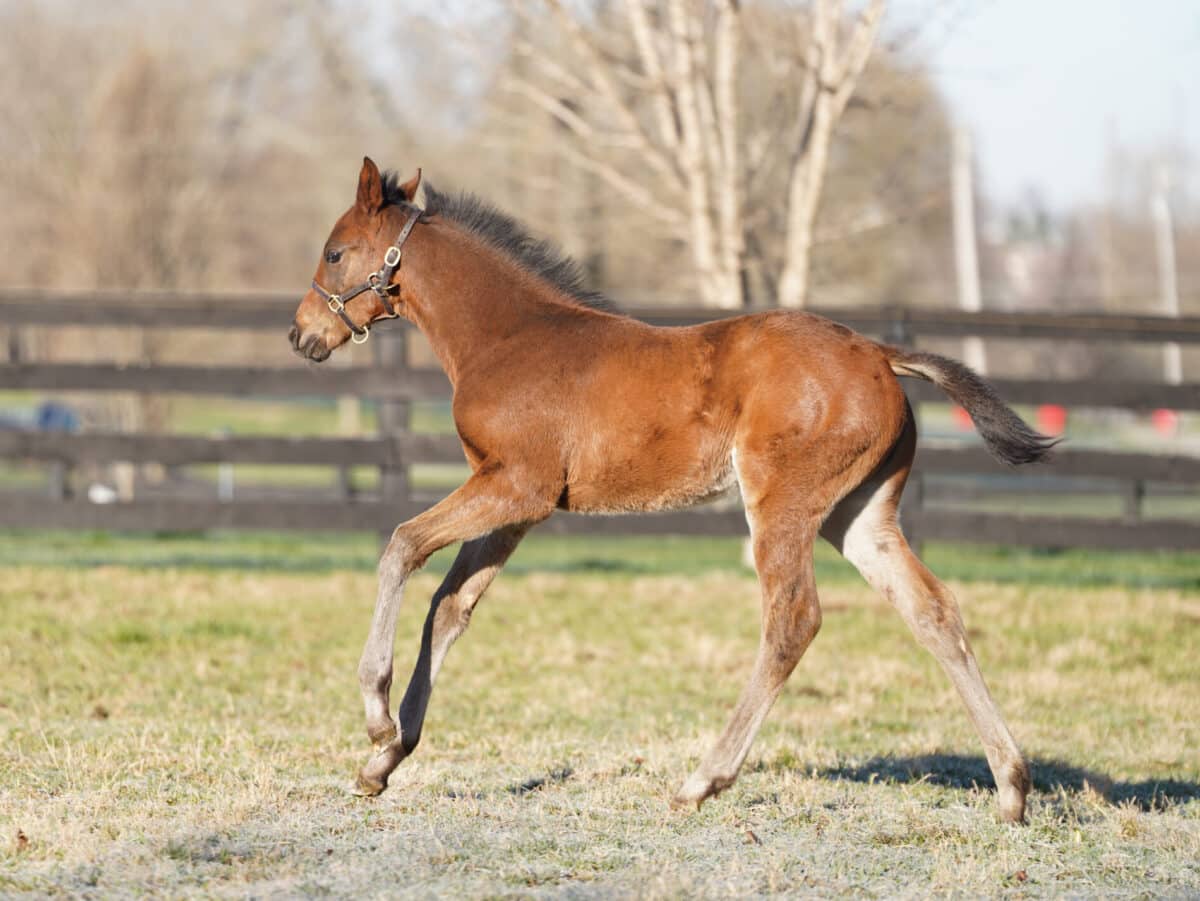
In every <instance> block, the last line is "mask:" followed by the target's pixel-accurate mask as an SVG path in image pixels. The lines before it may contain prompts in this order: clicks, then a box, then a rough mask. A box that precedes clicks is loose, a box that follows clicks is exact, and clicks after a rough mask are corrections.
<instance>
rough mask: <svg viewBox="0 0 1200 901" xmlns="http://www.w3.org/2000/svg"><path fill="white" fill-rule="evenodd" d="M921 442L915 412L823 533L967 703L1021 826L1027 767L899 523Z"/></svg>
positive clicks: (954, 615) (1004, 807) (945, 598)
mask: <svg viewBox="0 0 1200 901" xmlns="http://www.w3.org/2000/svg"><path fill="white" fill-rule="evenodd" d="M915 444H916V430H915V428H914V427H913V426H912V414H911V412H910V413H909V424H908V425H907V426H906V427H905V431H904V433H903V434H902V435H901V437H900V439H899V441H898V442H897V444H896V447H895V448H894V449H893V451H892V453H891V455H890V456H889V458H888V459H887V460H886V461H885V462H884V463H883V465H882V466H881V467H880V468H879V470H877V471H876V473H875V474H874V475H872V476H871V477H870V478H869V479H868V480H867V481H866V482H864V483H863V484H862V485H861V486H859V488H857V489H855V491H854V492H853V493H851V494H850V495H849V496H848V497H847V498H845V499H844V500H843V501H842V502H841V503H839V504H838V506H837V507H836V508H835V510H834V512H833V513H832V514H831V515H830V517H829V519H828V520H827V521H826V523H825V525H824V526H823V527H822V529H821V534H822V536H824V537H825V538H826V539H828V540H829V542H830V543H831V544H832V545H833V546H834V547H836V548H837V549H838V550H840V551H841V552H842V554H843V555H845V557H846V559H847V560H849V561H850V562H851V563H853V564H854V565H855V566H856V567H857V568H858V571H859V572H860V573H862V575H863V578H865V579H866V580H867V581H868V582H869V583H870V584H871V586H872V587H874V588H875V589H876V590H877V591H879V592H880V593H881V594H882V595H883V596H884V597H886V598H887V599H888V600H889V601H891V602H892V604H894V605H895V607H896V609H897V610H898V611H899V612H900V615H901V616H902V617H903V618H904V621H905V622H906V623H907V624H908V626H909V628H910V629H911V630H912V632H913V634H914V635H915V636H916V638H917V641H919V642H920V643H921V645H922V646H923V647H925V648H926V649H927V650H928V651H929V652H930V653H932V654H933V656H934V657H936V658H937V661H938V663H940V664H941V666H942V669H944V670H945V672H946V674H947V675H948V676H949V677H950V681H951V682H953V683H954V687H955V688H956V689H957V690H958V693H959V695H960V696H961V697H962V699H963V703H964V704H965V705H966V708H967V713H968V715H969V716H970V718H971V722H972V723H973V724H974V726H975V730H976V732H978V733H979V737H980V739H982V741H983V747H984V751H985V752H986V754H987V759H988V765H989V766H990V767H991V770H992V775H993V777H994V778H995V780H996V786H997V791H998V800H999V804H1000V814H1001V816H1002V817H1003V818H1004V819H1005V820H1009V821H1012V822H1020V821H1021V820H1022V819H1024V816H1025V796H1026V794H1027V793H1028V792H1029V768H1028V767H1027V766H1026V764H1025V760H1024V758H1023V757H1022V756H1021V752H1020V750H1019V749H1018V748H1017V743H1016V742H1015V741H1014V740H1013V737H1012V734H1011V733H1010V732H1009V731H1008V727H1007V726H1006V725H1005V723H1004V719H1003V718H1002V717H1001V715H1000V711H999V709H998V708H997V707H996V702H995V701H993V700H992V696H991V694H990V693H989V692H988V689H987V686H986V685H985V684H984V681H983V676H982V674H981V673H980V672H979V665H978V664H977V663H976V662H975V655H974V654H973V653H972V652H971V646H970V644H969V643H968V641H967V633H966V629H965V628H964V627H963V622H962V617H961V616H960V614H959V610H958V604H957V603H955V600H954V596H953V595H952V594H951V593H950V590H949V589H948V588H946V586H945V585H943V584H942V583H941V582H940V581H939V580H938V579H937V577H936V576H934V575H933V573H931V572H930V571H929V570H928V569H926V567H925V565H924V564H923V563H921V561H920V560H919V559H918V558H917V556H916V554H914V553H913V552H912V550H911V549H910V548H909V546H908V542H907V541H905V540H904V535H903V534H901V532H900V528H899V526H898V525H897V523H896V507H897V504H898V503H899V500H900V492H901V491H902V490H903V488H904V482H905V480H906V479H907V478H908V472H909V468H910V467H911V465H912V458H913V451H914V448H915Z"/></svg>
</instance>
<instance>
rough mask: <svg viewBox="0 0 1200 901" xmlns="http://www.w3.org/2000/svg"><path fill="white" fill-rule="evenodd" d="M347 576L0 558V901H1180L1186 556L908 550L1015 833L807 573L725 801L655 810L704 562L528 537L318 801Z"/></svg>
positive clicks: (695, 734) (1194, 565) (970, 743)
mask: <svg viewBox="0 0 1200 901" xmlns="http://www.w3.org/2000/svg"><path fill="white" fill-rule="evenodd" d="M375 550H376V549H375V546H374V540H373V539H372V538H371V537H369V536H359V537H354V536H350V537H347V536H341V537H338V538H332V537H330V538H325V537H310V538H295V537H285V536H258V537H249V538H247V537H242V536H234V535H215V536H208V537H201V536H190V537H183V538H179V539H175V540H150V539H147V538H132V539H119V538H113V537H110V536H104V535H74V536H67V535H62V534H38V535H0V896H10V895H19V894H28V895H36V896H41V895H45V894H63V895H77V896H96V897H100V896H105V897H107V896H111V895H141V894H155V895H160V896H170V897H180V896H185V897H186V896H196V897H212V896H230V895H232V896H247V895H253V896H255V897H270V896H296V895H334V896H353V897H372V896H380V897H384V896H387V897H391V896H396V895H403V896H434V895H442V896H444V895H451V896H463V895H465V896H474V897H495V896H505V895H517V896H527V895H533V896H543V895H548V896H570V897H581V896H582V897H591V896H600V897H611V896H632V895H636V896H642V897H680V896H689V897H691V896H709V897H719V896H730V895H747V894H775V893H785V894H793V893H810V894H817V895H831V894H838V893H843V892H847V893H852V894H857V895H876V896H878V895H884V896H894V895H921V896H924V895H928V894H967V895H997V894H1011V895H1019V896H1051V895H1053V896H1058V895H1062V894H1072V895H1076V896H1080V895H1086V896H1091V895H1098V894H1105V895H1122V896H1132V895H1137V896H1143V895H1147V894H1149V895H1174V896H1180V895H1196V894H1198V893H1200V863H1198V861H1200V751H1198V750H1197V749H1198V748H1200V690H1198V681H1200V663H1198V659H1200V658H1198V656H1197V655H1198V652H1200V641H1198V638H1200V571H1198V570H1200V563H1198V562H1197V561H1196V560H1195V559H1194V558H1193V557H1188V556H1185V555H1088V554H1059V555H1039V554H1033V553H1029V552H1009V551H1002V550H986V549H984V550H978V551H970V552H963V551H957V550H954V549H952V548H949V547H942V546H936V545H935V546H933V547H932V548H930V551H929V554H928V557H929V559H930V562H931V564H932V565H933V566H934V567H935V568H937V569H939V570H940V571H941V572H942V573H943V574H945V575H946V576H948V577H950V578H951V579H952V580H953V587H954V588H955V590H956V593H957V594H958V596H959V598H960V600H961V601H962V604H963V608H964V613H965V617H966V619H967V623H968V626H969V627H970V630H971V635H972V637H973V641H974V643H975V647H976V651H977V653H978V655H979V657H980V660H981V664H982V666H983V670H984V673H985V674H986V675H987V676H988V678H989V681H990V683H991V685H992V688H993V690H994V692H995V694H996V695H997V697H998V699H999V701H1000V704H1001V706H1002V708H1003V709H1004V710H1005V712H1006V714H1007V716H1008V719H1009V722H1010V725H1011V726H1012V728H1013V731H1014V732H1015V734H1016V735H1017V738H1018V740H1019V741H1020V742H1021V743H1022V745H1023V747H1024V748H1025V750H1026V752H1027V754H1028V755H1029V756H1030V758H1031V762H1032V766H1033V777H1034V783H1035V786H1036V791H1035V793H1034V795H1033V796H1032V799H1031V804H1030V823H1029V825H1028V826H1026V827H1023V828H1016V827H1009V826H1004V825H1001V824H1000V823H999V822H998V821H997V818H996V813H995V806H994V800H993V798H992V796H991V792H990V781H991V780H990V776H989V775H988V772H987V768H986V766H985V764H984V762H983V758H982V754H981V750H980V748H979V746H978V743H977V741H976V740H975V737H974V735H973V734H972V733H971V731H970V728H969V726H968V725H967V722H966V718H965V716H964V715H963V713H962V711H961V709H960V706H959V704H958V702H957V699H956V698H955V696H954V695H953V692H952V690H951V688H950V686H949V684H948V682H947V681H946V679H945V678H944V677H943V676H942V674H941V673H940V671H939V670H938V669H937V667H936V665H935V664H934V663H933V662H932V660H931V659H930V658H928V657H927V656H926V655H925V654H924V653H923V652H922V651H920V650H919V649H918V648H917V647H916V645H915V643H914V642H913V641H912V639H911V638H910V637H909V635H908V634H907V632H906V631H905V629H904V627H903V625H902V624H901V622H900V621H899V618H898V617H896V616H895V615H894V614H893V613H892V612H891V611H890V610H889V609H887V608H886V606H884V604H883V602H882V601H880V600H879V599H877V598H876V597H875V596H874V595H872V594H871V593H870V592H869V591H868V590H867V589H866V588H865V587H863V586H861V584H860V583H859V582H858V581H857V578H856V577H855V576H853V574H851V573H849V572H848V571H847V570H846V569H844V568H843V567H842V566H841V565H840V564H838V563H836V562H835V561H834V559H833V558H832V557H831V556H830V555H827V554H825V553H822V555H821V558H820V561H819V572H820V579H821V584H822V601H823V606H824V610H825V625H824V628H823V630H822V632H821V634H820V635H819V636H818V638H817V640H816V641H815V643H814V644H813V646H812V648H811V649H810V651H809V653H808V654H807V655H806V657H805V659H804V660H803V661H802V662H801V664H800V667H799V668H798V669H797V671H796V673H795V674H794V675H793V677H792V679H791V681H790V683H789V685H788V688H787V689H786V690H785V693H784V695H783V696H782V697H781V698H780V701H779V703H778V704H777V705H776V707H775V709H774V711H773V712H772V714H771V716H770V718H769V719H768V721H767V725H766V726H765V727H764V729H763V732H762V734H761V735H760V738H759V741H758V742H757V743H756V745H755V747H754V750H753V751H752V752H751V756H750V759H749V761H748V763H747V765H746V768H745V769H744V771H743V775H742V777H741V779H740V780H739V781H738V783H737V784H736V785H735V786H734V787H733V788H731V789H730V790H729V791H728V792H726V793H725V794H724V795H722V796H721V797H719V798H717V799H715V800H713V801H710V802H709V803H707V804H706V805H705V806H704V808H703V810H702V811H700V812H699V813H696V812H690V813H680V812H677V811H672V810H670V809H669V808H668V805H667V800H668V798H669V796H670V794H671V792H672V791H673V789H674V788H676V787H677V785H678V783H680V782H681V781H682V780H683V779H684V778H685V777H686V776H687V774H688V773H689V772H690V769H691V768H692V767H693V766H694V765H695V764H696V762H697V760H698V758H699V757H700V755H701V754H702V753H703V752H704V751H705V749H706V748H707V746H708V744H709V743H710V742H711V741H712V739H713V738H714V737H715V736H716V734H717V733H718V731H719V730H720V729H721V727H722V726H723V724H724V720H725V717H726V716H727V714H728V712H729V709H730V707H731V706H732V703H733V701H734V699H735V698H736V695H737V693H738V691H739V690H740V688H741V686H742V683H743V681H744V680H745V678H746V675H747V673H748V671H749V667H750V663H751V661H752V658H753V654H754V648H755V643H756V640H757V633H758V617H757V591H756V587H755V584H754V581H753V578H752V577H751V576H750V575H749V574H748V573H745V572H743V571H742V570H741V569H740V568H739V567H738V565H737V559H738V545H737V542H735V541H685V540H676V541H663V542H654V543H651V542H647V541H638V542H631V541H621V540H612V541H587V542H582V541H576V542H570V541H554V540H550V539H543V540H540V541H537V540H534V541H531V542H530V543H529V544H528V546H527V547H523V548H522V549H521V550H520V551H518V554H517V556H516V557H515V558H514V560H513V563H512V566H511V568H510V571H509V572H507V573H505V574H504V575H503V576H502V577H501V578H500V580H499V581H498V582H497V583H496V585H495V586H494V587H493V589H492V591H491V592H490V593H489V595H488V597H487V598H486V599H485V600H484V602H483V604H482V605H481V607H480V609H479V611H478V613H477V614H476V616H475V618H474V621H473V624H472V627H471V630H470V631H469V632H468V633H467V635H466V637H465V638H464V639H463V640H462V641H461V642H460V643H459V645H458V646H457V647H456V648H455V649H454V651H453V652H452V653H451V655H450V658H449V661H448V663H447V665H446V668H445V670H444V671H443V674H442V677H441V679H440V681H439V685H438V689H437V691H436V692H435V697H434V702H433V705H432V707H431V711H430V715H429V719H428V722H427V725H426V731H425V738H424V741H423V744H422V746H421V747H420V748H419V749H418V751H417V753H416V754H415V756H414V757H413V758H411V759H410V760H409V761H406V762H405V764H403V765H402V768H401V769H400V770H399V771H398V772H397V775H396V777H395V778H394V779H393V787H392V788H391V789H390V790H389V791H388V792H387V793H385V794H384V795H383V796H381V797H380V798H378V799H373V800H362V799H358V798H353V797H351V796H349V795H348V794H347V793H346V792H345V790H344V789H345V788H346V786H348V784H349V783H350V781H351V778H352V776H353V774H354V772H355V771H356V769H357V767H358V766H359V765H360V764H361V763H362V761H363V760H364V759H365V755H366V753H367V751H368V747H367V742H366V738H365V735H364V734H363V728H362V724H361V721H360V716H361V714H360V703H359V699H358V690H357V686H356V681H355V675H354V672H355V664H356V661H357V656H358V652H359V649H360V647H361V641H362V638H363V636H364V634H365V629H366V624H367V619H368V617H369V611H370V607H371V604H372V601H373V594H374V579H373V577H372V574H371V571H370V567H371V563H372V560H373V557H374V553H375ZM444 562H445V561H444V559H442V560H435V562H434V567H433V568H434V569H435V570H436V569H438V568H440V567H442V566H444ZM435 584H436V576H435V575H434V574H433V573H431V574H429V575H422V576H421V577H419V578H417V579H415V580H414V581H413V582H412V583H411V584H410V586H409V591H408V596H407V598H406V604H405V607H404V612H403V615H402V619H401V623H400V629H399V640H398V642H397V651H398V657H397V673H398V676H397V681H398V682H400V683H401V688H400V689H394V692H393V693H394V695H396V696H398V694H399V691H400V690H401V689H402V684H403V682H404V680H405V678H406V676H407V672H408V668H409V667H410V666H411V661H412V658H413V656H414V654H415V650H416V636H417V633H418V629H419V626H420V622H421V620H422V618H423V616H424V613H425V607H426V603H427V601H428V597H429V595H430V593H431V592H432V590H433V588H434V587H435Z"/></svg>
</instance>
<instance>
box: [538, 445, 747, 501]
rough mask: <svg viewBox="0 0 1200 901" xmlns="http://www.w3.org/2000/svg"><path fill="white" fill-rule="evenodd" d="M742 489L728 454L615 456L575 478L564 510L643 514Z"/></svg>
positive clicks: (582, 470)
mask: <svg viewBox="0 0 1200 901" xmlns="http://www.w3.org/2000/svg"><path fill="white" fill-rule="evenodd" d="M736 484H737V477H736V474H735V472H734V467H733V461H732V458H731V454H730V452H729V450H728V449H722V451H721V452H717V453H708V454H704V453H696V452H694V451H693V453H690V454H684V455H674V456H672V455H670V454H665V453H664V454H655V453H653V452H647V453H646V454H644V455H642V456H641V457H639V458H636V459H634V458H631V457H630V456H629V455H626V454H622V453H620V452H614V453H612V454H611V455H609V456H608V457H607V458H601V459H595V460H594V461H593V462H592V465H591V466H586V467H580V469H579V470H578V471H577V472H574V473H572V474H571V477H570V478H569V480H568V482H567V490H566V492H564V495H563V499H562V501H561V502H560V506H561V507H562V508H563V509H566V510H572V511H575V512H578V513H641V512H651V511H655V510H674V509H679V508H681V507H690V506H693V505H695V504H702V503H704V502H705V501H709V500H713V499H714V498H716V497H718V496H720V495H722V494H724V493H725V492H727V491H728V490H730V489H731V488H732V487H733V486H734V485H736Z"/></svg>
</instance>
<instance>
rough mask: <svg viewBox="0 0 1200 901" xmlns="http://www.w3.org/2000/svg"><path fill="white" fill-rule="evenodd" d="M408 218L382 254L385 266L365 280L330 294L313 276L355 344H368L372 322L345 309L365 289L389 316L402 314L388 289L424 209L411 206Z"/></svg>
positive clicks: (315, 285)
mask: <svg viewBox="0 0 1200 901" xmlns="http://www.w3.org/2000/svg"><path fill="white" fill-rule="evenodd" d="M409 209H410V212H409V214H408V219H407V220H406V221H405V223H404V228H402V229H400V234H399V235H397V236H396V240H395V241H393V242H392V245H391V246H390V247H389V248H388V249H387V251H386V252H385V253H384V255H383V265H382V266H380V267H379V268H378V269H376V270H375V271H374V272H372V273H371V274H370V275H368V276H367V280H366V281H365V282H361V283H360V284H357V285H355V286H354V287H353V288H350V289H349V290H347V291H344V292H342V293H341V294H331V293H330V292H328V291H326V290H325V289H324V288H322V287H321V286H320V285H319V284H317V280H316V279H315V278H314V279H313V283H312V286H313V290H314V291H316V292H317V294H319V295H320V296H321V298H322V299H323V300H324V301H325V305H326V306H328V307H329V310H330V312H332V313H337V314H338V316H340V317H341V320H342V322H344V323H346V327H347V328H349V329H350V340H351V341H353V342H354V343H355V344H366V343H367V339H368V338H369V337H371V324H370V323H369V322H364V323H363V324H362V325H361V326H359V325H355V324H354V320H353V319H351V318H350V315H349V314H348V313H347V312H346V304H347V303H349V302H350V301H351V300H353V299H354V298H355V297H358V295H360V294H362V293H363V292H364V291H371V292H373V293H374V294H375V296H376V297H378V298H379V302H380V303H381V304H383V308H384V309H385V310H387V312H388V318H390V319H395V318H396V317H397V316H399V315H400V314H399V313H397V312H396V309H395V307H393V306H392V303H391V301H390V300H388V292H389V290H390V289H391V281H392V276H393V275H395V273H396V270H397V269H399V268H400V248H401V247H403V246H404V242H405V241H406V240H408V236H409V234H410V233H411V232H412V230H413V226H414V225H416V224H417V220H418V219H420V218H421V215H422V213H423V212H424V210H421V209H418V208H417V207H410V208H409Z"/></svg>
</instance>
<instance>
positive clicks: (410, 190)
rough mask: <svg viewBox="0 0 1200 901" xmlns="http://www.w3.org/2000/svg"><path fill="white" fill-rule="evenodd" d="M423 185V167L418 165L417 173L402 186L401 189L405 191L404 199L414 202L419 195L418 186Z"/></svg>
mask: <svg viewBox="0 0 1200 901" xmlns="http://www.w3.org/2000/svg"><path fill="white" fill-rule="evenodd" d="M419 187H421V168H420V167H419V166H418V167H417V174H416V175H414V176H413V177H412V178H410V179H409V180H408V181H406V182H405V183H404V184H402V185H401V186H400V190H401V191H403V192H404V199H405V200H407V201H408V202H409V203H412V202H413V200H415V199H416V196H417V188H419Z"/></svg>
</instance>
